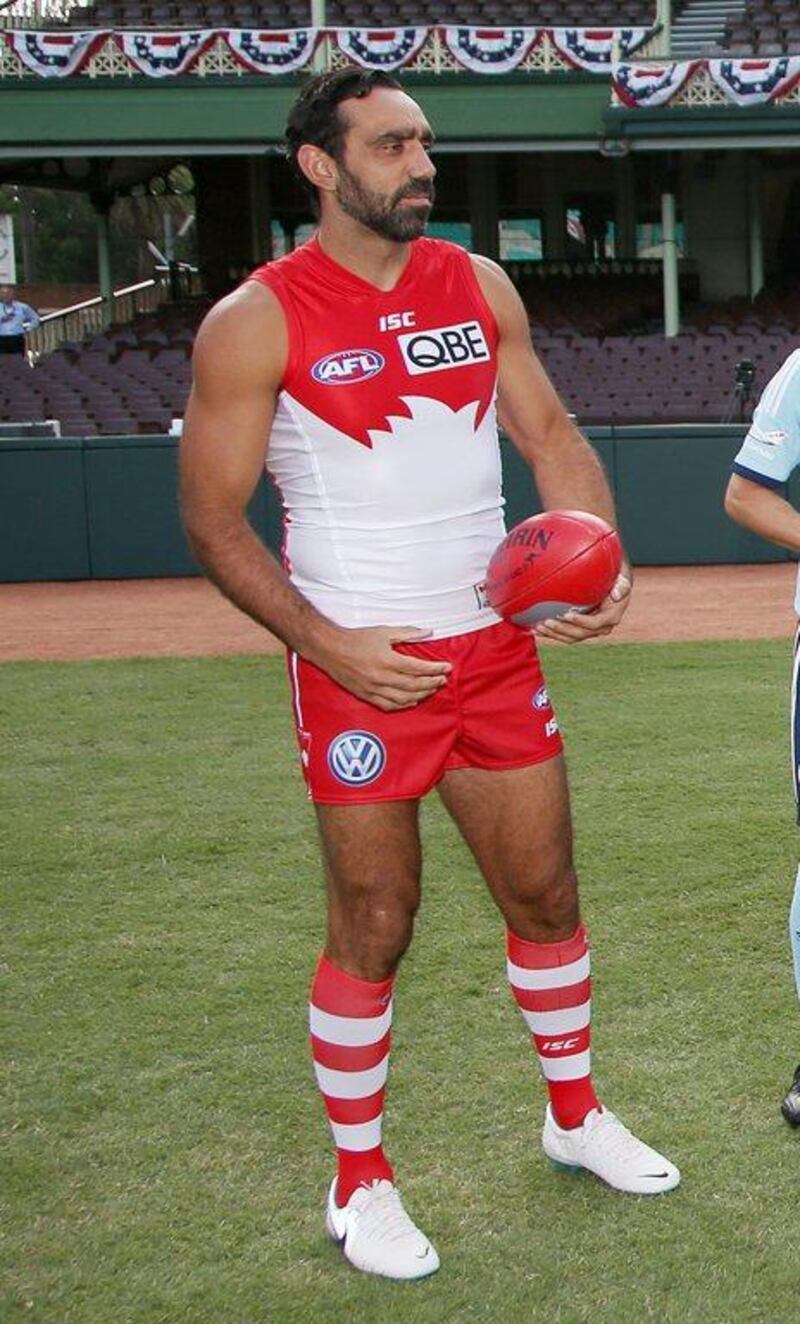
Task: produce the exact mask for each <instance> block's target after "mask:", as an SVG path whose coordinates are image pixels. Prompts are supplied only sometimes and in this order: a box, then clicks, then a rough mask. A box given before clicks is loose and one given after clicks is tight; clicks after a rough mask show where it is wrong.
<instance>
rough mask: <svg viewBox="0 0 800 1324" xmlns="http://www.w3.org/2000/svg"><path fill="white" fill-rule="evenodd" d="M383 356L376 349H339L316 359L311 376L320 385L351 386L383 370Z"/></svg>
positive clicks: (367, 379) (384, 361)
mask: <svg viewBox="0 0 800 1324" xmlns="http://www.w3.org/2000/svg"><path fill="white" fill-rule="evenodd" d="M385 363H386V360H385V358H384V357H383V355H382V354H379V353H378V351H377V350H376V349H339V350H337V351H336V353H335V354H326V355H325V358H324V359H317V361H316V363H315V364H314V366H313V368H312V369H311V376H312V377H313V378H314V381H315V382H319V383H320V385H321V386H352V385H353V384H354V383H355V382H366V381H369V379H370V377H375V376H376V375H377V374H378V373H379V372H381V371H382V370H383V367H384V364H385Z"/></svg>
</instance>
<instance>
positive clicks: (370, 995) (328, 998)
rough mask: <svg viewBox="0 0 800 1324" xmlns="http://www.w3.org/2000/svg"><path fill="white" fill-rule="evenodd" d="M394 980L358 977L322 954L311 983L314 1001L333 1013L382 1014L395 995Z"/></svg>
mask: <svg viewBox="0 0 800 1324" xmlns="http://www.w3.org/2000/svg"><path fill="white" fill-rule="evenodd" d="M393 983H394V979H393V978H392V977H390V978H389V979H382V980H381V981H380V982H379V983H376V984H373V983H372V982H371V981H370V980H367V979H358V978H357V977H356V976H355V975H349V974H348V973H347V971H346V970H340V969H339V967H338V966H336V965H334V964H333V962H332V961H329V960H328V958H327V956H321V957H320V959H319V963H318V965H317V969H316V973H315V975H314V982H313V984H312V985H311V1001H312V1002H313V1004H314V1006H315V1007H318V1008H319V1010H320V1011H327V1012H330V1014H331V1015H333V1016H382V1015H383V1013H384V1012H385V1011H386V1007H387V1005H388V1003H389V999H390V998H391V996H392V985H393Z"/></svg>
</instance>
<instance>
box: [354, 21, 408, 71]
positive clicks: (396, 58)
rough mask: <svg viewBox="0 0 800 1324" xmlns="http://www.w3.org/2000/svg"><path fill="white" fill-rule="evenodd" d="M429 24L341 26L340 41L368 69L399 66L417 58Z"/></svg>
mask: <svg viewBox="0 0 800 1324" xmlns="http://www.w3.org/2000/svg"><path fill="white" fill-rule="evenodd" d="M428 32H429V29H428V28H376V29H375V30H368V29H366V28H337V29H336V44H337V46H338V47H339V50H340V51H341V52H342V54H343V55H347V56H349V57H350V59H351V60H355V62H356V64H360V65H362V66H363V68H364V69H399V68H400V66H401V65H402V64H408V63H409V61H411V60H413V58H414V56H415V55H416V53H417V51H418V50H419V48H420V46H421V45H422V44H423V42H424V41H425V38H426V37H427V35H428Z"/></svg>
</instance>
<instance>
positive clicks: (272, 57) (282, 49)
mask: <svg viewBox="0 0 800 1324" xmlns="http://www.w3.org/2000/svg"><path fill="white" fill-rule="evenodd" d="M223 35H224V37H225V40H226V42H227V43H228V46H229V47H230V49H231V51H232V52H233V54H234V56H235V58H236V59H237V60H238V61H239V63H240V64H243V65H244V67H245V69H249V70H250V72H251V73H254V74H293V73H295V71H296V70H297V69H302V68H303V66H304V65H305V64H308V61H309V60H310V58H311V56H312V54H313V53H314V47H315V46H316V44H317V37H318V35H319V30H318V29H317V28H294V29H292V31H290V32H248V31H238V30H234V29H230V30H229V31H226V32H225V33H224V34H223Z"/></svg>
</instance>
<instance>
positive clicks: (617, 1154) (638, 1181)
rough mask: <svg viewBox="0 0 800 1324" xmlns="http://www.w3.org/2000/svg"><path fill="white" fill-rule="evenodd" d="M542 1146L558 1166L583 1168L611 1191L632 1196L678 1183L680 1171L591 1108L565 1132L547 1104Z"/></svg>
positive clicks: (615, 1120)
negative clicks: (612, 1189)
mask: <svg viewBox="0 0 800 1324" xmlns="http://www.w3.org/2000/svg"><path fill="white" fill-rule="evenodd" d="M542 1147H543V1148H544V1152H545V1154H546V1155H547V1157H548V1158H549V1159H552V1161H553V1162H554V1163H555V1164H556V1165H557V1166H558V1167H560V1168H570V1169H572V1170H573V1171H577V1170H578V1169H579V1168H586V1169H587V1171H589V1172H593V1173H594V1174H595V1176H597V1177H600V1178H602V1180H603V1181H604V1182H608V1184H609V1186H613V1187H614V1190H615V1191H629V1192H630V1193H632V1194H633V1195H660V1194H661V1192H662V1191H671V1190H672V1189H673V1187H674V1186H677V1185H678V1182H679V1181H680V1179H681V1174H680V1172H679V1171H678V1169H677V1168H676V1167H675V1164H674V1163H670V1161H669V1159H665V1158H664V1156H663V1154H658V1153H657V1152H656V1151H655V1150H654V1149H651V1148H650V1146H649V1145H645V1144H644V1143H643V1142H642V1141H641V1140H637V1139H636V1136H635V1135H632V1134H631V1132H630V1131H629V1130H628V1129H627V1127H625V1126H623V1125H622V1122H621V1121H620V1120H619V1118H618V1117H615V1116H614V1114H613V1113H611V1112H609V1111H608V1109H607V1108H604V1109H603V1110H602V1112H601V1111H600V1109H599V1108H593V1109H592V1111H591V1112H590V1113H589V1114H588V1116H587V1117H586V1118H585V1119H584V1121H583V1124H582V1125H581V1126H576V1127H574V1128H573V1129H572V1130H569V1131H565V1130H563V1128H562V1127H560V1126H559V1125H558V1123H557V1122H556V1119H555V1118H554V1116H553V1112H552V1109H551V1107H550V1105H549V1104H548V1105H547V1112H546V1113H545V1116H544V1129H543V1131H542Z"/></svg>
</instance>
